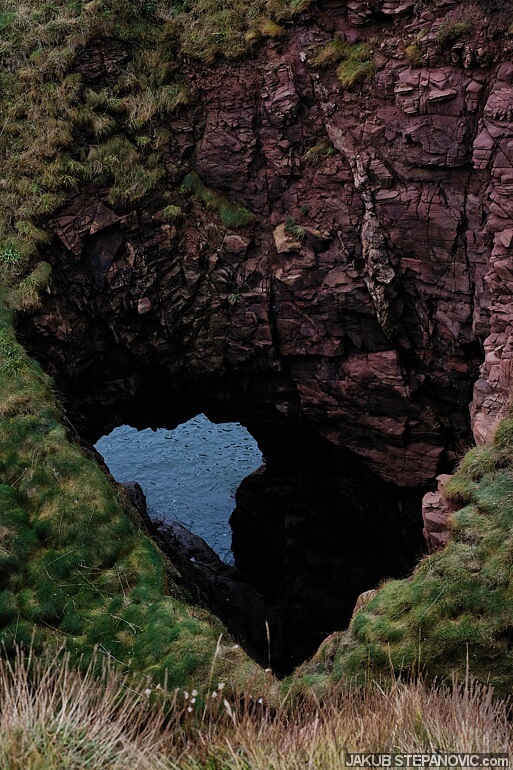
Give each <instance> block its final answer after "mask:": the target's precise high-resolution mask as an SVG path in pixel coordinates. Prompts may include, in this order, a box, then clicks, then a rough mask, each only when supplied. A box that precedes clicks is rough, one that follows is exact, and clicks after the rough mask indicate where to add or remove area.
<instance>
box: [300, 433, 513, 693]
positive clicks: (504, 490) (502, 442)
mask: <svg viewBox="0 0 513 770" xmlns="http://www.w3.org/2000/svg"><path fill="white" fill-rule="evenodd" d="M444 489H445V491H446V494H447V497H448V499H449V500H450V502H451V503H452V504H453V506H454V507H455V508H457V509H458V510H457V511H456V512H455V513H454V514H453V515H452V538H451V541H450V542H449V544H448V545H447V547H446V548H445V549H444V550H443V551H441V552H439V553H437V554H434V555H432V556H429V557H427V558H425V559H424V560H423V561H422V562H421V563H420V564H419V566H418V567H417V569H416V570H415V572H414V573H413V575H412V577H411V578H409V579H408V580H392V581H389V582H387V583H385V584H384V585H383V586H382V588H381V590H380V591H378V593H377V595H376V596H375V597H374V598H373V599H372V600H371V601H370V602H369V603H368V604H367V605H366V606H365V607H364V608H363V609H362V610H361V611H360V612H359V613H358V614H357V615H356V616H355V618H354V620H353V622H352V624H351V626H350V629H349V632H348V633H343V634H335V635H333V636H332V637H330V638H329V639H328V640H327V641H326V642H325V643H324V645H322V647H321V648H320V650H319V651H318V653H317V654H316V656H315V657H314V659H313V660H312V661H310V662H309V663H307V664H306V665H305V666H304V667H303V668H302V669H301V670H300V671H299V672H298V674H297V680H298V681H299V682H300V681H306V682H310V683H312V684H315V685H316V686H318V687H320V688H321V689H322V688H323V687H326V686H328V687H329V686H331V685H332V684H333V682H336V681H339V680H340V679H346V680H347V679H351V678H356V679H360V678H362V677H363V676H368V675H369V674H370V675H374V676H375V675H385V676H386V675H387V674H388V675H390V673H391V672H393V674H394V675H407V676H411V675H416V674H418V673H419V672H420V673H422V672H427V673H428V674H429V675H430V676H431V677H433V676H451V675H456V676H457V677H458V678H459V679H460V680H461V679H463V678H464V677H465V672H466V670H467V667H468V668H469V670H470V672H471V674H472V675H473V676H475V677H476V678H478V679H479V680H480V681H481V682H490V683H491V684H493V686H494V687H495V688H496V690H497V691H499V692H503V693H509V692H511V689H512V687H513V418H508V419H506V420H504V421H503V422H502V423H501V425H500V426H499V428H498V430H497V432H496V435H495V438H494V440H493V442H492V443H491V444H489V445H486V446H480V447H476V448H474V449H472V450H470V452H468V454H467V455H466V456H465V458H464V459H463V461H462V462H461V465H460V467H459V470H458V472H457V473H456V474H455V475H454V476H453V477H452V478H451V480H450V481H449V482H448V483H447V485H446V486H445V487H444Z"/></svg>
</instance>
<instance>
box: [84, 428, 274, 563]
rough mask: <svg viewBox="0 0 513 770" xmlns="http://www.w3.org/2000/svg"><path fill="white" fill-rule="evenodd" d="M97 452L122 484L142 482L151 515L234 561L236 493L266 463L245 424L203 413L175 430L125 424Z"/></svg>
mask: <svg viewBox="0 0 513 770" xmlns="http://www.w3.org/2000/svg"><path fill="white" fill-rule="evenodd" d="M96 448H97V449H98V451H99V452H100V453H101V454H102V455H103V457H104V458H105V462H106V463H107V465H108V466H109V468H110V471H111V473H112V475H113V476H114V477H115V478H116V479H117V480H118V481H138V482H139V484H140V485H141V486H142V488H143V490H144V493H145V495H146V499H147V501H148V509H149V513H150V515H152V516H159V518H161V519H164V520H165V519H166V518H170V519H177V520H178V521H181V522H182V524H184V525H185V526H186V527H187V528H188V529H190V530H191V531H192V532H194V533H196V534H197V535H200V537H202V538H203V539H204V540H206V542H207V543H208V544H209V545H210V547H211V548H213V549H214V550H215V551H216V552H217V553H218V554H219V555H220V556H221V558H222V559H224V560H225V561H231V550H230V543H231V530H230V525H229V524H228V519H229V517H230V514H231V512H232V510H233V508H234V506H235V502H234V494H235V490H236V489H237V487H238V486H239V484H240V482H241V481H242V479H243V478H244V477H245V476H247V475H248V474H249V473H251V472H252V471H254V470H255V469H256V468H258V466H259V465H261V464H262V455H261V454H260V452H259V450H258V447H257V445H256V442H255V441H254V439H253V438H252V437H251V436H250V435H249V433H248V432H247V430H246V429H245V428H243V427H242V425H239V424H238V423H224V424H222V425H214V424H213V423H211V422H210V421H209V420H208V419H207V418H206V417H205V415H203V414H200V415H198V416H197V417H194V418H193V419H192V420H189V422H186V423H184V424H183V425H179V426H178V428H176V429H175V430H172V431H171V430H158V431H152V430H149V429H148V430H142V431H137V430H135V428H130V427H129V426H128V425H123V426H122V427H120V428H116V429H115V430H113V431H112V433H110V434H109V435H108V436H104V437H103V438H101V439H100V440H99V441H98V443H97V444H96Z"/></svg>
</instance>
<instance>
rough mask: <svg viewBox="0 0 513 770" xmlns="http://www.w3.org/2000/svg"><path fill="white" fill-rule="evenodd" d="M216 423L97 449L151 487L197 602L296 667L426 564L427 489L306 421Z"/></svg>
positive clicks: (127, 476) (118, 437)
mask: <svg viewBox="0 0 513 770" xmlns="http://www.w3.org/2000/svg"><path fill="white" fill-rule="evenodd" d="M215 419H216V422H211V421H210V420H209V419H208V418H207V417H206V416H205V414H203V413H201V412H200V413H199V414H196V415H195V416H194V417H192V418H191V419H188V420H186V421H184V422H181V423H180V424H178V425H177V426H176V427H175V428H173V429H170V428H169V423H168V424H167V427H166V428H157V429H156V430H155V428H156V425H155V423H154V422H153V423H152V429H150V428H145V429H144V428H143V429H141V428H142V423H141V422H138V429H136V428H132V427H130V426H129V425H126V424H124V425H122V426H119V427H117V428H115V429H114V430H112V431H111V432H110V433H109V434H107V435H104V436H103V437H102V438H100V439H99V440H98V441H97V443H96V448H97V450H98V451H99V452H100V454H101V455H102V456H103V458H104V460H105V462H106V464H107V466H108V467H109V469H110V471H111V473H112V474H113V475H114V477H115V478H116V479H117V480H118V481H120V482H122V483H126V482H137V483H139V484H140V485H141V486H142V489H143V491H144V494H145V496H146V503H147V511H148V514H149V517H150V519H151V520H152V522H153V525H154V526H155V531H156V537H157V540H159V541H160V544H161V546H162V545H163V547H164V550H165V551H166V552H167V554H168V556H170V558H171V561H172V562H173V563H174V564H175V565H176V566H177V568H178V571H179V573H180V575H181V578H180V579H181V580H182V584H183V586H184V587H185V589H186V590H187V592H188V594H189V595H190V596H191V597H192V599H193V600H195V601H197V602H199V603H200V604H202V605H203V606H206V607H207V608H208V609H210V610H211V611H213V612H214V613H215V614H217V615H218V616H219V617H220V619H221V620H222V621H223V622H224V623H225V624H226V626H227V628H228V630H229V631H230V632H231V633H232V634H233V635H234V636H235V637H236V638H237V639H238V640H239V641H240V642H241V643H242V644H243V645H244V646H245V647H246V649H247V650H248V651H249V652H250V653H251V654H252V655H253V657H255V659H257V660H258V661H259V662H261V663H262V665H265V666H267V665H270V666H271V667H272V668H273V670H274V671H275V672H276V673H278V674H287V673H289V672H290V671H291V670H292V669H293V668H294V667H295V666H297V665H298V664H300V663H301V662H302V661H303V660H305V659H306V658H307V657H308V656H309V655H311V654H312V653H313V652H314V651H315V649H316V648H317V647H318V645H319V644H320V643H321V642H322V640H323V639H324V638H325V637H326V636H328V635H329V634H330V633H332V632H333V631H335V630H341V629H343V628H344V627H345V626H346V625H347V623H348V622H349V619H350V617H351V613H352V609H353V607H354V604H355V602H356V599H357V597H358V596H359V594H360V593H362V592H364V591H367V590H369V589H371V588H374V587H375V586H376V585H378V584H379V583H380V581H382V580H383V579H387V578H397V577H404V576H405V575H407V574H408V573H409V571H410V570H411V569H412V568H413V567H414V566H415V563H416V562H417V561H418V559H419V557H420V556H421V554H422V552H423V550H424V544H423V540H422V535H421V529H422V525H421V518H420V498H421V492H420V491H419V490H410V489H404V488H399V487H396V486H394V485H391V484H386V483H385V482H383V480H381V479H380V478H379V477H377V476H376V475H374V474H373V473H372V472H371V471H370V470H369V469H368V468H366V467H365V466H364V464H363V463H362V461H361V460H360V459H359V458H358V457H356V456H355V455H354V454H353V453H351V452H349V451H348V450H346V449H344V448H341V447H335V446H333V445H332V444H331V443H330V442H329V441H327V440H325V439H323V438H321V437H319V436H318V435H316V434H314V433H313V432H312V431H310V430H309V429H308V428H306V427H297V426H289V425H287V424H286V423H285V422H281V423H280V422H279V421H277V422H274V423H271V422H269V423H263V422H254V423H251V422H250V421H249V422H247V428H249V430H248V429H247V428H246V427H243V426H242V425H241V424H240V423H235V422H217V420H218V419H219V415H217V416H216V417H215ZM176 522H178V524H176ZM203 541H205V543H206V545H205V543H204V542H203Z"/></svg>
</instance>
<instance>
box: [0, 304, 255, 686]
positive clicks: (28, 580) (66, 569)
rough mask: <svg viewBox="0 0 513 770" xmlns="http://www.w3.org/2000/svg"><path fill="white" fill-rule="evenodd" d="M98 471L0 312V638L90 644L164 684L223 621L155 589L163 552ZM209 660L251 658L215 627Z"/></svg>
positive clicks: (205, 661)
mask: <svg viewBox="0 0 513 770" xmlns="http://www.w3.org/2000/svg"><path fill="white" fill-rule="evenodd" d="M118 496H119V492H118V490H117V488H116V486H115V485H114V484H113V483H112V482H111V480H110V479H109V477H108V476H107V475H106V474H105V473H104V472H103V471H102V470H101V469H100V468H99V467H98V465H97V464H96V463H95V462H94V460H92V459H89V458H88V457H86V456H85V455H84V453H83V451H82V450H81V449H80V448H79V447H78V446H77V445H75V444H74V443H72V442H71V441H70V440H68V438H67V436H66V431H65V428H64V426H63V422H62V413H61V410H60V408H59V406H58V405H57V403H56V401H55V397H54V394H53V392H52V387H51V381H50V379H49V378H48V377H47V376H46V375H45V374H44V373H43V372H42V371H41V369H40V368H39V366H38V365H37V364H36V363H35V362H34V361H32V360H30V359H29V358H28V357H27V356H26V354H25V352H24V350H23V348H22V347H21V346H20V345H19V344H18V343H17V341H16V339H15V336H14V331H13V327H12V318H11V315H10V313H9V312H7V311H5V310H3V311H1V315H0V643H1V644H2V645H5V647H6V648H7V650H11V649H13V647H14V646H15V645H16V644H19V643H26V644H29V643H30V641H31V638H32V637H33V636H34V643H35V645H36V648H38V647H39V648H41V647H43V646H45V647H47V646H48V645H49V644H55V646H58V645H60V644H62V642H63V640H65V641H66V644H67V649H68V651H70V652H71V653H72V656H73V659H74V660H77V659H78V658H79V657H80V656H84V657H85V660H86V661H88V660H90V659H91V655H92V653H93V650H94V648H95V647H97V648H98V650H99V652H100V655H101V654H104V655H105V656H108V657H109V658H111V659H112V660H115V661H117V662H118V663H120V664H121V668H122V670H126V671H129V670H133V671H136V672H142V673H147V674H152V675H153V676H154V677H155V678H156V679H158V680H161V681H162V680H163V679H164V677H165V676H166V675H167V677H168V684H169V686H171V687H174V686H179V685H184V684H185V683H187V682H190V681H191V680H194V681H195V682H197V683H198V684H201V682H205V684H207V682H206V680H207V679H208V671H209V670H210V667H211V665H212V662H213V660H214V655H215V651H216V646H217V641H218V638H219V635H220V633H221V632H222V631H223V629H222V627H221V626H220V624H218V623H217V622H216V621H215V619H213V618H211V617H210V616H209V615H208V614H207V613H206V612H203V611H202V610H199V609H193V608H190V607H187V606H186V605H185V604H184V603H182V602H181V601H179V600H178V599H175V598H172V597H170V596H166V574H165V568H164V563H163V559H162V557H161V555H160V553H159V552H158V550H157V548H156V547H155V546H154V544H153V543H152V542H151V541H150V540H149V539H148V538H147V537H145V536H143V535H142V534H141V532H140V531H139V530H138V529H137V528H136V527H135V526H134V525H133V524H132V522H131V521H130V520H129V519H128V517H127V516H126V515H125V513H124V511H123V508H122V505H121V504H120V500H119V497H118ZM225 640H226V642H225V644H223V645H221V646H220V648H219V649H218V653H217V658H216V666H217V667H218V670H219V671H220V672H222V673H223V676H225V677H230V678H231V679H235V680H236V681H241V682H244V681H245V680H246V678H247V676H249V675H250V674H252V673H254V671H255V670H256V666H255V665H254V664H253V663H252V662H251V661H249V660H248V659H247V658H246V656H245V654H244V653H243V652H242V651H241V650H240V649H239V648H238V647H237V646H234V645H233V642H231V641H230V639H229V638H228V637H226V636H225Z"/></svg>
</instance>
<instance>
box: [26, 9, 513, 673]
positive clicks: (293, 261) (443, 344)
mask: <svg viewBox="0 0 513 770" xmlns="http://www.w3.org/2000/svg"><path fill="white" fill-rule="evenodd" d="M471 10H472V12H471V14H470V16H471V18H472V31H471V32H469V33H468V35H467V36H466V37H465V38H464V39H463V40H455V41H452V42H451V44H450V45H449V46H448V47H445V48H444V47H443V46H441V44H440V42H439V40H440V39H442V38H441V32H442V31H443V29H447V28H450V25H451V24H454V23H456V21H457V20H458V18H459V17H458V13H459V4H458V3H456V2H452V1H451V0H447V1H446V2H443V3H442V2H440V3H434V4H432V6H430V7H429V8H415V7H414V6H413V4H412V3H396V2H392V1H391V2H383V3H381V2H378V3H370V2H366V1H365V0H355V2H352V3H349V4H347V5H346V4H345V3H341V2H337V1H336V0H334V1H333V2H327V3H323V4H321V7H320V8H319V9H317V10H316V11H315V12H313V11H312V12H308V13H307V14H305V16H304V17H303V19H302V21H301V22H300V23H298V24H297V25H296V27H295V28H294V29H293V30H292V31H291V34H290V36H289V38H288V39H287V40H284V41H282V40H279V41H268V42H267V43H266V44H265V46H264V47H263V48H262V49H261V50H260V51H259V52H258V53H257V55H256V56H255V58H254V59H253V60H252V61H241V62H238V63H237V66H236V67H235V66H234V65H233V64H229V63H226V62H223V61H219V62H217V63H216V64H215V65H213V66H206V65H201V64H196V65H194V66H190V67H185V68H184V77H185V78H186V79H187V82H188V85H189V87H190V89H191V92H192V93H193V94H194V98H193V99H192V101H191V104H190V105H189V106H188V107H182V108H181V112H180V114H176V115H174V116H172V117H170V118H168V119H166V121H165V122H166V125H165V128H166V129H167V130H168V131H169V141H168V143H167V145H166V147H165V150H164V165H165V168H166V173H167V181H166V185H163V186H162V188H161V189H157V190H156V191H155V192H154V193H153V194H151V195H148V196H147V197H146V198H144V199H142V200H141V201H139V202H138V203H137V204H135V205H130V204H120V205H117V206H112V205H110V204H109V202H108V195H107V191H106V190H103V189H99V188H94V187H91V188H90V189H87V190H83V191H81V192H80V193H77V194H74V195H71V196H70V199H69V201H68V202H67V204H66V205H65V206H64V207H63V208H62V209H61V210H60V211H59V212H58V213H57V214H56V215H55V217H54V218H53V219H52V220H51V221H50V222H48V223H47V230H48V234H49V236H50V244H49V246H48V247H45V255H44V256H45V259H47V260H48V261H49V262H51V263H52V266H53V277H52V281H51V284H50V290H49V292H48V293H47V294H46V295H45V296H44V297H43V301H42V304H41V307H40V308H39V309H37V310H35V311H32V312H30V313H27V314H26V315H25V316H24V317H23V318H21V319H20V322H19V334H20V337H21V339H22V340H23V342H24V344H25V345H26V346H27V348H28V349H29V350H30V352H31V353H32V354H34V355H35V356H36V357H37V358H38V359H39V360H40V361H41V362H42V364H43V366H44V367H45V369H46V370H48V371H49V372H50V373H51V374H52V375H53V376H54V377H55V380H56V383H57V387H58V388H59V390H60V392H61V393H62V395H63V398H64V402H65V405H66V408H67V411H68V414H69V417H70V419H71V421H72V422H73V424H74V425H75V426H76V427H77V429H78V431H79V432H80V433H81V435H83V436H85V437H87V438H88V439H89V440H91V441H94V440H96V439H97V438H98V437H99V436H100V435H102V434H103V433H104V432H106V431H108V430H110V429H112V428H113V427H114V426H116V425H119V424H122V423H130V424H133V425H135V426H137V427H147V426H151V427H170V428H172V427H174V426H175V425H177V424H178V423H179V422H181V421H183V420H186V419H188V418H189V417H191V416H192V415H193V414H196V413H198V412H200V411H203V412H205V413H206V414H207V415H209V416H211V417H213V419H216V420H238V421H241V422H242V423H244V424H245V425H247V426H248V428H249V429H250V431H251V432H252V433H253V435H255V436H256V437H257V439H258V440H259V443H260V444H261V446H262V448H264V454H265V456H266V459H267V463H266V468H265V470H263V471H262V472H261V473H259V474H256V475H253V476H252V477H250V478H249V479H247V480H246V481H245V482H244V483H243V485H242V487H241V489H240V490H239V494H238V501H237V511H236V512H235V514H234V517H233V524H234V547H235V554H236V559H237V563H238V564H239V566H240V570H241V572H243V573H244V574H245V575H246V576H247V577H248V578H249V579H250V581H251V583H252V584H253V585H254V586H256V587H257V589H258V590H259V591H260V592H261V593H262V595H263V601H265V602H269V603H272V604H273V607H274V608H275V609H276V610H277V611H278V612H279V613H280V615H281V616H282V617H286V625H287V629H288V630H287V631H286V632H285V633H284V635H283V638H284V639H285V641H283V646H284V649H286V650H287V652H286V655H287V656H288V659H289V660H294V661H296V660H299V659H300V658H301V656H304V655H305V654H308V653H309V652H310V651H312V649H313V648H315V646H316V645H317V644H318V642H319V640H320V637H321V636H322V635H323V634H326V633H329V632H330V630H332V629H333V628H340V627H342V626H343V625H344V623H345V622H346V621H347V619H348V618H349V616H350V614H351V609H352V606H353V604H354V600H355V598H356V596H357V595H358V593H361V592H362V591H363V590H366V589H369V588H371V587H373V586H374V585H375V584H376V583H377V582H378V581H379V580H380V579H381V578H383V577H388V576H392V575H401V574H404V573H405V572H406V571H407V570H408V569H409V568H410V567H411V566H412V564H411V562H412V559H414V558H415V556H416V555H417V554H418V553H419V551H420V550H421V548H420V546H419V539H418V536H419V533H420V497H421V495H422V493H423V492H425V491H426V489H427V485H429V484H431V485H432V484H433V481H434V479H435V477H436V476H437V475H439V474H440V473H442V472H450V471H451V470H452V468H453V467H454V464H455V462H456V460H457V458H458V456H459V455H460V454H461V451H462V448H463V447H464V446H465V445H466V442H467V441H468V440H469V436H470V424H469V415H468V405H469V402H470V401H471V399H472V387H473V383H474V381H475V380H476V378H477V377H478V370H479V366H480V364H482V345H483V341H484V347H485V354H486V357H485V362H484V364H483V366H482V369H481V376H480V378H479V380H478V382H477V384H476V386H475V389H474V401H473V406H472V416H473V425H474V432H475V435H476V437H477V438H478V440H481V439H482V438H484V437H486V436H488V435H489V433H490V431H491V430H492V429H493V425H494V424H495V423H496V421H497V419H498V418H499V417H500V415H501V414H503V413H504V411H505V409H506V408H507V405H508V404H509V393H510V391H511V387H510V385H511V374H512V367H511V360H513V354H511V353H512V351H513V348H511V344H513V343H512V340H513V334H512V333H511V322H512V316H511V312H510V303H511V288H512V286H513V279H512V276H513V268H512V266H511V265H510V251H511V249H510V246H511V243H512V242H513V210H511V205H510V202H509V201H510V198H511V196H510V194H509V193H510V183H511V179H510V177H511V175H512V167H513V154H512V151H511V148H510V144H511V131H512V129H511V125H512V123H511V120H512V106H511V105H512V104H513V68H512V66H511V65H510V64H501V56H504V55H506V54H507V53H508V51H510V52H511V50H510V49H511V48H512V46H511V44H510V42H509V39H508V40H507V41H506V43H504V45H503V44H502V43H501V45H503V47H505V52H504V51H501V50H500V46H499V44H498V39H499V37H500V34H499V33H500V26H498V25H499V22H500V18H499V17H500V14H495V15H494V14H489V13H488V11H487V9H486V7H485V4H482V3H476V4H475V5H473V6H472V9H471ZM444 25H445V27H444ZM419 35H420V37H419ZM335 36H337V37H340V38H341V39H344V40H345V41H346V42H348V43H349V44H352V43H355V42H358V41H366V42H368V43H369V44H370V46H371V49H372V57H373V63H374V67H375V71H376V72H375V76H374V79H373V80H372V82H370V83H364V84H362V85H361V86H360V87H359V88H358V89H353V90H350V89H343V88H342V87H341V86H340V84H339V82H338V80H337V78H336V75H335V72H334V68H333V69H329V68H328V69H326V70H323V71H320V72H319V71H317V70H314V68H313V67H312V66H311V63H310V60H311V58H312V53H313V52H314V51H315V50H316V47H317V46H319V45H321V44H324V43H326V42H327V41H329V40H330V39H332V38H333V37H335ZM405 36H406V37H407V38H408V41H409V42H412V41H414V40H419V41H421V42H419V46H420V45H421V46H422V48H421V49H420V48H419V52H420V53H419V57H420V58H419V60H418V61H417V62H416V63H415V66H411V63H410V62H409V60H408V58H407V54H406V53H405V49H406V46H405V42H404V38H405ZM422 41H424V42H422ZM437 41H438V42H437ZM118 53H119V52H118ZM120 62H122V57H121V59H119V57H118V55H117V54H116V56H113V58H112V61H109V63H108V66H107V65H106V64H104V65H102V66H105V67H106V70H108V71H109V72H115V71H117V70H119V68H120V67H121V63H120ZM82 75H83V77H84V79H85V84H86V85H87V84H88V79H89V80H90V81H91V83H90V84H94V87H95V88H99V87H101V85H102V82H103V81H102V78H103V80H105V83H107V81H108V77H107V74H105V76H102V74H101V73H99V72H98V71H97V70H96V69H95V70H94V72H93V73H91V72H90V71H89V69H88V68H87V67H85V68H83V71H82ZM327 138H328V139H329V140H330V141H331V145H329V143H327ZM316 148H317V150H316ZM319 148H320V149H319ZM314 150H315V152H314ZM191 171H194V172H195V173H196V174H198V175H199V178H200V180H202V182H203V183H204V184H205V185H206V186H207V187H208V188H210V189H212V190H214V191H216V192H217V193H218V194H221V195H222V196H224V198H226V199H228V200H229V199H232V200H236V201H237V202H238V203H239V204H242V205H244V206H245V207H247V208H248V210H249V211H250V212H252V214H253V215H254V218H253V220H252V222H250V223H245V224H244V226H241V227H235V226H234V227H231V228H230V227H227V225H226V224H224V223H223V221H222V219H221V218H220V214H219V211H217V210H215V207H210V208H208V207H206V206H205V205H204V203H202V201H201V200H200V198H199V197H198V196H197V195H196V196H195V195H194V193H193V192H191V191H189V192H187V190H184V189H182V188H180V182H181V181H182V180H183V179H184V178H186V176H187V175H188V174H189V173H190V172H191ZM170 190H171V193H170V195H169V191H170ZM164 193H168V194H167V197H165V196H164ZM170 198H171V200H172V202H173V203H174V204H176V205H179V206H180V209H181V210H182V212H183V217H180V218H178V219H177V220H176V221H172V222H170V221H167V218H166V216H165V214H164V209H165V208H166V206H167V205H168V203H169V200H170ZM277 231H278V234H279V236H280V237H279V239H278V238H277V236H276V233H277ZM291 232H292V234H293V235H292V237H291V236H290V233H291ZM510 284H511V285H510ZM510 343H511V344H510ZM510 348H511V350H510ZM510 354H511V355H510ZM319 458H322V462H319ZM318 533H321V535H320V536H319V534H318ZM382 542H386V543H387V549H388V555H387V557H386V558H382V557H380V556H379V553H378V550H379V549H378V546H380V544H381V543H382ZM262 565H266V566H265V568H262ZM326 576H327V577H326ZM320 595H322V596H323V597H325V598H326V601H325V602H324V604H325V606H324V607H321V606H317V605H320V603H319V601H318V597H319V596H320ZM287 634H289V636H290V637H291V638H292V637H297V638H301V640H302V641H301V644H300V645H298V649H295V648H294V649H293V647H292V644H291V642H290V641H288V640H287V639H286V637H287ZM277 636H278V635H277ZM280 638H282V636H280ZM280 644H282V642H280ZM287 645H288V646H287Z"/></svg>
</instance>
